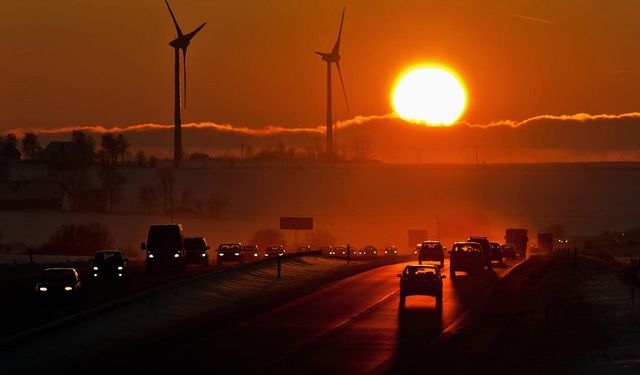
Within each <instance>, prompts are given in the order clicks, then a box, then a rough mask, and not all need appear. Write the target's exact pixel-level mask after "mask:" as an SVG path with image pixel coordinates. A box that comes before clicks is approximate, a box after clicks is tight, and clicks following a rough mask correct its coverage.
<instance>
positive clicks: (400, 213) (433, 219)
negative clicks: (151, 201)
mask: <svg viewBox="0 0 640 375" xmlns="http://www.w3.org/2000/svg"><path fill="white" fill-rule="evenodd" d="M121 172H122V173H123V174H124V176H125V177H126V179H127V181H126V183H125V185H124V186H123V190H122V194H121V195H122V199H121V201H120V202H119V204H118V206H117V207H116V211H117V212H116V213H115V214H105V213H95V212H63V211H45V210H36V211H34V210H1V211H0V222H2V227H1V229H0V230H1V231H2V240H3V242H4V243H5V244H6V243H11V242H24V243H26V244H32V245H37V244H40V243H42V242H44V241H46V240H47V238H48V237H49V235H50V234H51V233H52V232H53V231H54V230H55V228H57V227H58V226H60V225H61V224H65V223H85V222H87V221H99V222H102V223H104V224H105V225H107V226H108V227H109V229H110V231H111V232H112V233H113V235H114V239H115V241H114V242H115V244H114V245H115V246H116V247H120V248H123V249H134V250H135V249H138V248H139V243H140V241H143V240H145V237H146V230H147V228H148V225H149V224H151V223H164V222H170V221H171V219H172V218H171V217H170V216H169V215H159V214H158V215H143V214H141V213H140V212H141V209H140V204H139V200H138V196H139V190H140V187H142V186H144V185H153V186H156V187H157V186H158V185H159V178H158V176H157V172H156V170H155V169H151V168H135V167H123V168H121ZM38 175H40V176H46V169H45V168H44V166H39V165H27V166H26V167H25V166H24V164H18V165H13V166H12V169H11V178H12V179H14V180H16V179H19V178H32V177H35V176H38ZM94 185H97V181H94ZM639 185H640V164H638V163H593V164H513V165H506V164H504V165H384V164H380V165H372V164H362V165H356V164H344V165H334V166H329V165H315V166H260V167H258V166H245V167H240V166H238V165H236V166H229V167H215V168H185V169H181V170H178V171H176V172H175V188H174V201H175V202H177V201H179V200H180V197H181V195H182V192H183V191H185V190H189V191H190V192H191V196H192V199H194V200H201V201H203V200H206V198H207V197H208V196H209V195H210V194H211V193H215V194H218V195H219V196H220V197H223V198H224V199H225V201H226V204H225V205H224V207H223V209H222V211H221V215H220V217H219V218H213V217H206V216H202V215H195V214H189V213H176V214H175V215H174V217H173V221H174V222H180V223H182V224H184V225H185V232H186V233H185V234H186V235H204V236H206V237H207V239H208V240H209V242H210V243H211V244H217V243H221V242H227V241H242V242H246V241H248V239H249V238H250V236H251V235H252V234H253V233H254V232H255V231H257V230H260V229H265V228H277V227H278V222H279V221H278V218H279V217H280V216H313V217H314V225H315V228H316V229H321V230H324V231H327V232H329V233H331V234H332V235H333V236H335V237H337V239H338V241H339V242H340V243H351V244H352V245H356V246H364V245H366V244H373V245H376V246H379V247H381V246H386V245H391V244H396V245H397V246H398V247H399V248H400V249H401V250H404V249H406V248H407V247H408V246H409V245H408V244H407V230H408V229H423V228H424V229H428V230H429V233H430V237H432V238H439V239H441V240H443V241H444V242H445V243H446V244H450V243H451V242H452V241H454V240H460V239H464V238H465V237H466V236H468V235H469V234H472V233H473V234H482V235H488V236H490V237H492V238H495V239H497V240H502V237H503V233H504V228H505V227H527V228H529V229H530V236H529V237H530V238H532V239H533V238H535V233H536V232H537V231H538V230H542V229H544V227H546V226H548V225H550V224H560V225H563V226H564V227H565V228H566V229H567V231H568V232H569V233H570V234H577V235H581V234H590V233H595V232H600V231H603V230H625V229H629V228H632V227H635V226H637V223H638V222H639V221H640V200H639V199H638V194H637V186H639ZM285 235H286V238H287V240H288V244H289V245H290V246H291V247H292V246H293V245H294V244H293V240H294V237H295V234H294V233H292V232H287V233H285ZM297 235H298V238H299V239H300V242H304V241H305V238H306V237H305V236H306V233H304V232H300V233H298V234H297Z"/></svg>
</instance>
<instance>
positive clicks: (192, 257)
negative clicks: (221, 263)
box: [184, 237, 211, 266]
mask: <svg viewBox="0 0 640 375" xmlns="http://www.w3.org/2000/svg"><path fill="white" fill-rule="evenodd" d="M209 249H211V247H210V246H208V245H207V240H206V239H205V238H204V237H187V238H185V239H184V252H185V262H187V263H191V264H202V265H203V266H208V265H209Z"/></svg>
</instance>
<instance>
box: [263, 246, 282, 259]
mask: <svg viewBox="0 0 640 375" xmlns="http://www.w3.org/2000/svg"><path fill="white" fill-rule="evenodd" d="M286 252H287V250H286V249H285V248H284V246H282V245H272V246H267V247H266V248H265V249H264V257H265V258H273V257H276V256H283V255H284V254H285V253H286Z"/></svg>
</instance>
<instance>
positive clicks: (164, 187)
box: [157, 168, 174, 213]
mask: <svg viewBox="0 0 640 375" xmlns="http://www.w3.org/2000/svg"><path fill="white" fill-rule="evenodd" d="M157 173H158V179H159V180H160V192H161V193H162V207H163V209H164V212H165V213H166V212H168V210H167V208H168V207H170V208H172V209H173V182H174V181H173V169H171V168H160V169H158V172H157Z"/></svg>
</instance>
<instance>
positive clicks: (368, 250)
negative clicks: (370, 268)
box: [358, 245, 378, 257]
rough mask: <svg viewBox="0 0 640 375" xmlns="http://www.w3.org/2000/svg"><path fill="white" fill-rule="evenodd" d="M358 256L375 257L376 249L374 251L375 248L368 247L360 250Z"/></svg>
mask: <svg viewBox="0 0 640 375" xmlns="http://www.w3.org/2000/svg"><path fill="white" fill-rule="evenodd" d="M358 255H361V256H370V257H373V256H377V255H378V249H376V247H375V246H371V245H368V246H365V247H363V248H362V249H360V251H358Z"/></svg>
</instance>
